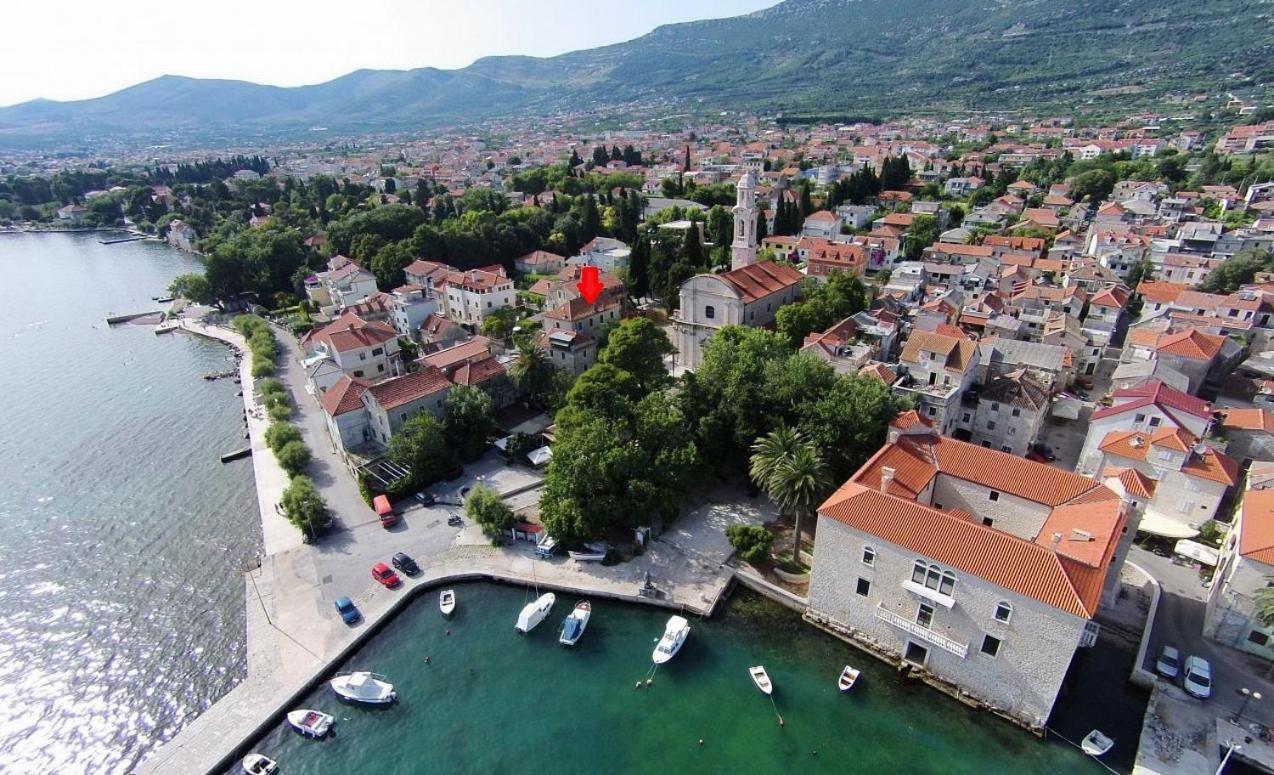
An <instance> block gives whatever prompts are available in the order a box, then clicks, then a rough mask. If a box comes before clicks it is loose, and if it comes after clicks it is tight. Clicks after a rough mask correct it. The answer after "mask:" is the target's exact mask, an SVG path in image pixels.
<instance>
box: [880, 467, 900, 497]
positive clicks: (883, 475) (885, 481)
mask: <svg viewBox="0 0 1274 775" xmlns="http://www.w3.org/2000/svg"><path fill="white" fill-rule="evenodd" d="M895 473H897V472H896V471H895V470H894V469H892V468H890V467H889V466H881V469H880V491H881V492H883V493H888V492H889V483H890V482H892V481H893V480H894V474H895Z"/></svg>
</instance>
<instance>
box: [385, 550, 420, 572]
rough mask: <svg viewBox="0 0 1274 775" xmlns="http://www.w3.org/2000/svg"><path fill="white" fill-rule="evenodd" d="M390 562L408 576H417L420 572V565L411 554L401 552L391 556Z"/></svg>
mask: <svg viewBox="0 0 1274 775" xmlns="http://www.w3.org/2000/svg"><path fill="white" fill-rule="evenodd" d="M389 563H390V565H393V566H394V567H395V568H397V569H398V570H400V571H402V572H403V573H405V574H407V575H408V576H415V575H416V574H417V573H420V566H419V565H417V564H416V561H415V560H413V559H412V558H411V556H410V555H407V554H404V553H403V552H399V553H398V554H395V555H394V556H393V557H391V558H390V560H389Z"/></svg>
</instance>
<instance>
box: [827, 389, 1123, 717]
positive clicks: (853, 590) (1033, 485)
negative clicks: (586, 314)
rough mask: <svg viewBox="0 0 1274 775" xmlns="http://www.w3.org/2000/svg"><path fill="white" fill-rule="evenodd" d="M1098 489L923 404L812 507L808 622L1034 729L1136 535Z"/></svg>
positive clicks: (1088, 635) (1113, 586)
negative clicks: (985, 443)
mask: <svg viewBox="0 0 1274 775" xmlns="http://www.w3.org/2000/svg"><path fill="white" fill-rule="evenodd" d="M1125 524H1126V512H1125V504H1124V502H1123V501H1122V500H1121V499H1120V497H1119V496H1118V495H1117V494H1116V493H1115V492H1113V491H1112V490H1110V489H1109V488H1108V487H1105V486H1104V485H1101V484H1098V483H1097V482H1094V481H1093V480H1091V479H1087V478H1084V477H1082V476H1078V475H1076V474H1072V473H1069V472H1067V471H1062V470H1060V469H1057V468H1054V467H1051V466H1047V465H1043V464H1038V463H1032V462H1031V461H1028V460H1024V459H1022V458H1020V457H1015V456H1013V455H1009V454H1005V453H1003V452H999V451H994V450H989V449H984V448H982V447H979V446H977V445H973V444H967V443H965V442H961V441H957V440H955V439H951V438H947V437H944V436H939V435H937V434H935V433H934V431H933V429H932V428H931V427H930V426H929V425H928V424H927V423H925V422H924V420H923V419H922V418H921V417H919V416H918V415H916V414H915V413H914V412H907V413H904V415H902V416H900V417H899V418H898V420H897V421H895V423H894V424H893V426H891V428H890V433H889V441H888V443H887V444H886V445H885V446H884V447H883V448H882V449H881V450H880V451H879V452H877V453H876V454H875V455H874V456H873V457H872V458H871V459H870V460H869V461H868V462H867V463H866V464H865V465H864V466H863V467H862V468H861V469H859V471H858V472H857V473H856V474H854V476H853V477H852V478H851V479H850V480H849V481H848V482H846V483H845V484H844V485H843V486H842V487H841V488H840V489H839V490H837V491H836V492H835V493H834V494H833V495H832V496H831V497H829V498H828V499H827V501H826V502H825V503H823V505H822V506H820V507H819V510H818V528H817V530H818V540H817V542H816V543H815V547H814V563H813V571H812V576H811V580H810V593H809V610H810V617H811V618H812V619H813V620H814V621H816V622H819V623H821V624H823V625H824V626H827V627H829V628H830V629H833V630H835V631H837V632H840V633H842V634H844V635H847V636H849V637H850V638H852V639H853V640H855V641H856V642H858V643H861V644H863V646H865V647H866V648H869V649H871V650H872V651H874V652H876V653H878V654H881V655H883V656H886V657H888V658H890V659H894V660H897V661H898V662H899V664H901V665H905V666H908V668H909V669H912V670H916V671H920V673H921V675H923V676H925V677H926V679H928V680H931V681H934V682H937V683H939V684H942V685H946V686H949V687H954V688H955V689H956V690H958V691H959V692H960V693H961V694H963V695H964V696H967V697H969V698H971V699H973V700H975V701H977V702H980V703H982V704H984V705H985V706H987V707H989V708H990V709H992V710H994V711H996V712H998V713H1000V714H1003V715H1005V716H1008V717H1010V718H1013V719H1016V720H1017V721H1019V722H1020V723H1023V724H1025V725H1027V726H1030V727H1033V728H1036V729H1039V728H1042V727H1043V726H1044V724H1045V723H1046V722H1047V720H1048V717H1049V713H1050V712H1051V711H1052V708H1053V703H1054V702H1055V700H1056V698H1057V694H1058V690H1059V689H1060V688H1061V685H1062V680H1063V678H1064V677H1065V676H1066V672H1067V669H1068V668H1069V666H1070V663H1071V659H1072V657H1073V656H1074V654H1075V651H1076V650H1077V649H1078V648H1079V647H1081V646H1090V645H1092V644H1093V643H1094V642H1095V641H1096V635H1097V631H1098V627H1097V625H1096V624H1095V623H1094V621H1093V619H1094V617H1095V616H1096V614H1097V612H1098V610H1099V608H1100V607H1101V606H1102V605H1105V604H1109V603H1110V602H1112V601H1113V600H1114V597H1115V595H1116V594H1117V591H1118V580H1119V568H1120V566H1121V565H1122V563H1123V560H1124V557H1125V556H1126V554H1127V551H1128V546H1129V544H1130V543H1131V541H1132V534H1133V532H1134V531H1132V530H1125V529H1124V528H1125Z"/></svg>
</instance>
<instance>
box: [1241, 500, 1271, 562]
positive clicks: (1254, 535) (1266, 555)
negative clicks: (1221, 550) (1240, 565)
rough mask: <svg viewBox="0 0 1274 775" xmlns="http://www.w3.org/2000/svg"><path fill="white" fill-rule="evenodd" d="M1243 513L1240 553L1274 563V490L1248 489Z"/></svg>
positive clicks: (1258, 560) (1257, 559)
mask: <svg viewBox="0 0 1274 775" xmlns="http://www.w3.org/2000/svg"><path fill="white" fill-rule="evenodd" d="M1242 513H1243V516H1242V524H1241V525H1240V526H1239V554H1241V555H1243V556H1244V557H1250V558H1252V559H1253V560H1256V561H1257V562H1263V563H1265V564H1266V565H1274V490H1248V491H1247V492H1246V493H1244V494H1243V512H1242Z"/></svg>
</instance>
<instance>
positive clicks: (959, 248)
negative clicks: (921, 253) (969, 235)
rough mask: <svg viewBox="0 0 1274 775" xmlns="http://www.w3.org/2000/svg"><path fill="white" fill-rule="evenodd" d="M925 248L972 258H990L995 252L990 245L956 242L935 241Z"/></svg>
mask: <svg viewBox="0 0 1274 775" xmlns="http://www.w3.org/2000/svg"><path fill="white" fill-rule="evenodd" d="M925 250H926V251H928V250H932V251H933V252H935V253H945V254H947V255H952V256H970V257H972V258H990V257H991V256H992V255H993V254H994V253H995V251H994V250H993V249H992V247H991V246H990V245H962V244H960V243H958V242H937V243H934V244H933V245H930V246H929V247H927V248H925Z"/></svg>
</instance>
